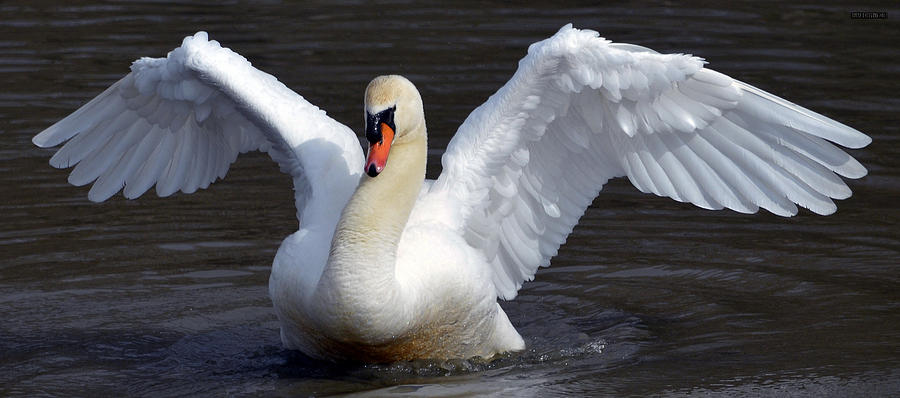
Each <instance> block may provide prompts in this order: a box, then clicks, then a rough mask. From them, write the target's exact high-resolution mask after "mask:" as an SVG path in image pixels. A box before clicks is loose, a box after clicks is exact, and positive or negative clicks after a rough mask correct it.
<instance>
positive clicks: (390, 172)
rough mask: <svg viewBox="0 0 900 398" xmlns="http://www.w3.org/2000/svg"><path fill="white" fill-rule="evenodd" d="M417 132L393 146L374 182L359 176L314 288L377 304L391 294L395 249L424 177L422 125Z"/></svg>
mask: <svg viewBox="0 0 900 398" xmlns="http://www.w3.org/2000/svg"><path fill="white" fill-rule="evenodd" d="M417 129H421V130H422V131H416V132H411V133H410V134H409V136H408V140H403V141H400V140H398V141H397V142H395V143H394V145H392V147H391V150H390V155H389V156H388V161H387V163H386V165H385V168H384V170H382V172H381V173H380V174H378V176H377V177H369V176H363V177H362V181H361V182H360V184H359V187H358V188H357V189H356V192H355V193H354V194H353V196H352V197H351V198H350V202H349V203H347V206H346V207H345V208H344V212H343V214H342V215H341V220H340V221H339V222H338V226H337V230H336V231H335V233H334V239H333V241H332V245H331V254H330V256H329V259H328V264H327V265H326V267H325V271H324V273H323V275H322V279H321V280H320V283H319V289H323V288H324V289H328V290H330V291H331V292H333V293H336V294H341V295H343V294H349V295H353V296H355V297H357V298H363V297H362V296H367V297H372V298H377V299H378V301H379V302H384V301H385V298H387V297H388V296H391V295H393V294H394V293H396V292H394V291H393V289H394V288H395V284H396V279H395V275H394V270H395V264H396V255H397V245H398V244H399V242H400V236H401V235H402V233H403V229H404V228H405V226H406V222H407V220H408V219H409V214H410V212H411V211H412V208H413V205H415V202H416V198H417V196H418V193H419V189H420V188H421V186H422V181H423V180H424V178H425V162H426V152H427V143H426V138H425V132H424V129H425V126H424V123H423V124H422V125H420V126H417Z"/></svg>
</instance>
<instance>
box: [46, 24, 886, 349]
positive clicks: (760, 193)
mask: <svg viewBox="0 0 900 398" xmlns="http://www.w3.org/2000/svg"><path fill="white" fill-rule="evenodd" d="M131 69H132V71H131V73H129V74H128V75H126V76H125V77H124V78H123V79H121V80H119V81H118V82H116V83H114V84H113V85H112V86H111V87H110V88H109V89H107V90H106V91H104V92H103V93H101V94H100V95H99V96H97V97H96V98H94V99H93V100H91V101H90V102H88V103H87V104H86V105H84V106H83V107H82V108H80V109H79V110H77V111H75V112H74V113H73V114H71V115H69V116H68V117H66V118H64V119H63V120H61V121H59V122H57V123H56V124H54V125H53V126H51V127H49V128H48V129H46V130H44V131H43V132H41V133H40V134H38V135H36V136H35V137H34V139H33V141H34V143H35V144H36V145H38V146H41V147H50V146H54V145H58V144H60V143H62V142H64V141H67V140H68V142H67V143H66V144H65V145H64V146H63V147H62V148H61V149H60V150H59V151H58V152H57V153H56V154H55V155H54V156H53V157H52V158H51V160H50V163H51V164H52V165H53V166H55V167H59V168H64V167H69V166H72V165H76V164H77V167H75V169H74V170H73V172H72V173H71V175H70V177H69V181H70V182H71V183H72V184H75V185H85V184H88V183H91V182H93V186H92V188H91V190H90V192H89V193H88V197H89V199H91V200H93V201H103V200H106V199H107V198H109V197H110V196H112V195H113V194H115V193H116V192H118V191H119V190H122V189H123V188H124V195H125V196H126V197H128V198H136V197H138V196H140V195H141V194H143V193H144V192H145V191H147V190H148V189H149V188H150V187H152V186H154V185H155V186H156V191H157V194H158V195H160V196H167V195H171V194H172V193H174V192H176V191H179V190H180V191H182V192H185V193H191V192H194V191H196V190H197V189H199V188H205V187H207V186H208V185H209V184H210V183H212V182H213V181H215V180H216V179H218V178H224V176H225V174H226V172H227V170H228V167H229V165H230V164H231V163H232V162H234V160H235V158H236V156H237V155H238V154H239V153H242V152H246V151H249V150H261V151H265V152H267V153H268V154H269V155H270V156H271V157H272V159H273V160H275V161H276V162H277V163H278V164H279V166H280V168H281V170H282V171H283V172H286V173H288V174H289V175H291V176H292V178H293V183H294V191H295V199H296V200H295V202H296V206H297V218H298V220H299V222H300V226H299V229H298V231H297V232H295V233H293V234H291V235H290V236H288V237H287V238H285V240H284V241H283V242H282V244H281V246H280V247H279V249H278V253H277V254H276V256H275V260H274V263H273V268H272V274H271V277H270V281H269V292H270V295H271V298H272V302H273V304H274V307H275V311H276V313H277V315H278V318H279V319H280V321H281V337H282V341H283V342H284V344H285V346H287V347H288V348H292V349H299V350H301V351H303V352H304V353H306V354H308V355H311V356H314V357H318V358H326V359H354V360H363V361H375V362H385V361H396V360H409V359H416V358H465V357H472V356H481V357H491V356H493V355H495V354H497V353H501V352H506V351H517V350H521V349H523V348H524V347H525V345H524V341H523V340H522V338H521V336H519V334H518V333H517V332H516V330H515V328H514V327H513V326H512V324H511V323H510V321H509V319H508V318H507V316H506V314H505V313H504V312H503V310H502V308H501V307H500V306H499V305H498V303H497V299H498V298H502V299H512V298H514V297H515V296H516V293H517V291H518V289H519V288H520V287H521V285H522V283H523V282H524V281H527V280H530V279H532V278H533V277H534V274H535V272H536V271H537V268H538V267H540V266H548V265H549V262H550V259H551V258H552V257H553V256H554V255H555V254H556V252H557V250H558V248H559V247H560V245H561V244H562V243H564V242H565V240H566V237H567V236H568V234H569V233H570V232H571V231H572V228H574V226H575V224H576V223H577V222H578V219H579V217H580V216H581V215H582V214H583V213H584V211H585V209H586V208H587V206H588V205H589V204H590V203H591V201H592V200H593V199H594V197H596V195H597V194H598V193H599V191H600V190H601V188H602V186H603V184H605V183H606V181H607V180H609V179H610V178H614V177H627V178H628V179H629V180H630V181H631V182H632V183H633V184H634V185H635V187H637V188H638V189H640V190H641V191H643V192H652V193H655V194H657V195H660V196H668V197H671V198H673V199H675V200H678V201H683V202H691V203H694V204H696V205H698V206H700V207H703V208H708V209H722V208H729V209H733V210H736V211H739V212H743V213H753V212H756V211H757V210H758V209H759V208H760V207H762V208H765V209H767V210H769V211H770V212H772V213H774V214H778V215H782V216H789V215H793V214H796V212H797V205H798V204H799V205H800V206H802V207H805V208H808V209H809V210H811V211H813V212H815V213H818V214H830V213H832V212H834V211H835V209H836V207H835V205H834V203H833V201H832V199H844V198H847V197H849V196H850V190H849V189H848V188H847V186H846V184H845V183H844V182H843V180H842V179H841V178H840V177H839V176H842V177H845V178H860V177H862V176H864V175H865V174H866V169H865V168H864V167H863V166H862V165H861V164H859V162H857V161H856V160H855V159H853V158H852V157H851V156H849V155H848V154H847V153H845V152H844V151H842V150H841V149H839V148H838V147H837V146H835V145H834V144H833V143H837V144H839V145H842V146H846V147H850V148H860V147H863V146H865V145H867V144H868V143H869V142H870V141H871V140H870V139H869V137H867V136H866V135H864V134H862V133H860V132H859V131H857V130H854V129H853V128H850V127H848V126H846V125H843V124H841V123H838V122H836V121H834V120H831V119H829V118H827V117H824V116H822V115H819V114H817V113H814V112H812V111H810V110H808V109H805V108H802V107H800V106H797V105H795V104H792V103H790V102H788V101H785V100H783V99H781V98H778V97H776V96H774V95H772V94H769V93H766V92H764V91H762V90H759V89H756V88H754V87H752V86H750V85H747V84H745V83H742V82H739V81H737V80H734V79H732V78H730V77H728V76H725V75H722V74H720V73H718V72H715V71H712V70H710V69H707V68H705V67H704V62H703V60H702V59H700V58H696V57H692V56H690V55H683V54H659V53H656V52H654V51H652V50H649V49H646V48H643V47H640V46H635V45H629V44H617V43H612V42H609V41H607V40H605V39H603V38H600V37H599V35H598V34H597V33H596V32H593V31H590V30H579V29H574V28H572V27H571V25H567V26H564V27H563V28H562V29H560V31H559V32H557V33H556V34H555V35H554V36H553V37H550V38H548V39H546V40H544V41H541V42H538V43H535V44H533V45H532V46H531V47H530V48H529V50H528V55H527V56H526V57H525V58H523V59H522V60H521V61H520V63H519V69H518V70H517V71H516V73H515V75H514V76H513V77H512V79H511V80H510V81H509V82H508V83H507V84H506V85H504V86H503V87H502V88H501V89H500V90H499V91H498V92H497V93H496V94H494V95H493V96H491V98H489V99H488V100H487V102H485V103H484V104H483V105H481V106H479V107H478V108H477V109H475V110H474V111H473V112H472V114H471V115H469V117H468V118H467V119H466V120H465V122H463V124H462V125H461V126H460V128H459V130H458V131H457V133H456V135H455V136H454V138H453V140H452V141H451V142H450V144H449V146H448V148H447V151H446V152H445V153H444V155H443V158H442V166H443V172H442V173H441V175H440V176H439V177H438V179H437V180H434V181H432V180H425V179H424V177H425V162H426V150H427V129H426V123H425V116H424V111H423V105H422V99H421V97H420V95H419V92H418V90H416V88H415V86H414V85H413V84H412V83H411V82H410V81H409V80H407V79H405V78H403V77H400V76H380V77H378V78H375V79H374V80H373V81H372V83H370V84H369V86H368V88H367V89H366V94H365V99H364V104H365V111H366V121H367V123H366V138H367V140H368V141H369V151H368V155H367V156H364V155H363V152H362V150H361V148H360V146H359V143H358V141H357V139H356V137H355V135H354V134H353V132H352V131H351V130H350V129H349V128H348V127H346V126H344V125H342V124H340V123H338V122H336V121H334V120H333V119H331V118H329V117H328V116H327V115H326V114H325V113H324V112H323V111H321V110H319V109H318V108H316V107H315V106H313V105H311V104H309V103H308V102H307V101H305V100H304V99H303V98H302V97H301V96H300V95H298V94H296V93H294V92H293V91H291V90H290V89H288V88H287V87H285V86H284V85H283V84H281V83H279V82H278V81H277V80H276V79H275V78H274V77H272V76H271V75H268V74H266V73H264V72H261V71H259V70H257V69H255V68H253V67H252V66H251V65H250V63H249V62H248V61H247V60H246V59H244V58H243V57H241V56H240V55H238V54H236V53H234V52H232V51H231V50H229V49H227V48H223V47H221V46H220V45H219V44H218V43H217V42H215V41H210V40H208V38H207V35H206V34H205V33H204V32H200V33H198V34H196V35H194V36H189V37H187V38H185V40H184V42H183V43H182V45H181V46H180V47H178V48H176V49H175V50H173V51H172V52H170V53H169V54H168V56H167V57H166V58H159V59H151V58H142V59H139V60H138V61H135V63H134V64H133V65H132V68H131Z"/></svg>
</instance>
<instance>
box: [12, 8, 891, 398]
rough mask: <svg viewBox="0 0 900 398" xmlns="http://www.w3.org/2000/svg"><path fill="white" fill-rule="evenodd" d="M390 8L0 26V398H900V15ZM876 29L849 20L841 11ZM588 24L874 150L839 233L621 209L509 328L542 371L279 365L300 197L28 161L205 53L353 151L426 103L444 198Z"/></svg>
mask: <svg viewBox="0 0 900 398" xmlns="http://www.w3.org/2000/svg"><path fill="white" fill-rule="evenodd" d="M550 3H554V4H552V5H547V6H543V7H541V8H532V7H521V6H515V7H509V6H503V5H501V4H493V3H483V2H477V3H456V5H455V6H453V7H455V8H452V9H447V8H443V7H437V6H420V5H416V4H406V3H403V2H394V3H390V4H387V5H370V4H369V3H368V2H352V1H347V2H341V3H332V2H323V3H320V4H314V3H309V2H306V3H304V5H292V4H280V3H279V2H273V1H262V2H254V3H250V4H244V3H241V4H229V3H221V2H209V3H207V4H203V3H187V4H182V3H175V2H159V3H156V2H148V3H143V2H113V3H81V2H66V3H65V5H64V6H59V5H54V4H53V3H50V2H22V3H20V4H9V3H7V2H3V3H0V83H2V88H0V187H2V190H0V221H2V226H0V396H8V395H27V396H33V395H79V396H94V395H112V394H121V393H125V394H127V395H151V396H172V395H213V396H222V395H264V396H270V395H276V396H296V395H301V396H305V395H326V394H333V393H345V392H366V393H370V394H372V395H392V394H397V395H402V394H420V395H467V394H496V395H515V396H523V395H524V396H527V395H535V396H547V395H562V394H574V395H592V394H598V395H603V394H608V395H617V396H621V395H656V396H680V395H684V394H688V393H693V394H703V395H707V394H708V395H714V396H733V395H738V396H740V395H745V396H746V395H751V396H756V395H764V396H769V395H775V396H782V395H801V396H823V395H824V396H891V395H894V396H896V395H897V394H898V393H900V290H898V287H900V264H898V263H900V260H898V257H900V256H898V254H900V228H898V221H900V212H898V210H897V209H898V207H897V206H898V203H900V173H898V166H900V160H898V155H900V150H898V148H900V131H898V122H900V120H898V119H900V118H898V111H900V99H898V97H897V93H898V92H900V90H898V89H900V84H898V82H900V57H898V50H897V43H900V24H898V18H900V10H898V9H897V8H890V7H889V6H888V5H887V4H878V3H872V4H868V5H855V6H853V7H848V6H845V5H840V4H839V3H838V2H834V4H830V5H821V4H818V3H820V2H810V3H809V4H805V5H784V4H778V3H773V4H768V5H766V4H759V3H747V4H745V5H730V4H727V3H726V2H709V3H706V4H702V3H701V4H698V5H695V6H692V7H689V8H688V7H678V6H675V5H665V4H644V3H623V4H621V5H618V6H607V7H595V6H587V5H585V6H581V5H577V4H576V5H571V6H563V5H559V4H557V3H559V2H550ZM865 10H875V11H888V12H889V19H887V20H873V21H865V20H852V19H850V18H849V11H865ZM567 22H574V23H575V25H576V26H577V27H584V28H592V29H595V30H598V31H600V32H601V34H602V35H604V36H606V37H608V38H610V39H612V40H616V41H621V42H631V43H636V44H641V45H645V46H648V47H651V48H654V49H656V50H659V51H661V52H689V53H694V54H697V55H700V56H703V57H706V58H707V59H708V60H709V61H710V63H711V67H712V68H715V69H717V70H719V71H721V72H724V73H726V74H729V75H731V76H733V77H736V78H739V79H741V80H744V81H746V82H749V83H751V84H753V85H756V86H758V87H760V88H763V89H766V90H769V91H771V92H773V93H776V94H778V95H781V96H784V97H786V98H789V99H791V100H792V101H794V102H797V103H799V104H802V105H805V106H808V107H811V108H813V109H815V110H817V111H819V112H822V113H824V114H826V115H829V116H831V117H833V118H835V119H838V120H841V121H843V122H845V123H847V124H849V125H852V126H854V127H856V128H858V129H860V130H862V131H864V132H866V133H868V134H870V135H871V136H872V137H873V138H874V143H873V144H872V145H871V146H870V147H869V148H866V149H863V150H857V151H853V155H854V156H856V157H857V158H858V159H859V160H860V161H862V163H863V164H864V165H866V166H867V167H868V168H869V170H870V174H869V176H867V177H865V178H864V179H862V180H858V181H851V182H850V187H851V188H852V189H853V191H854V195H853V197H852V198H850V199H849V200H846V201H842V202H840V203H838V209H839V210H838V212H837V213H836V214H835V215H832V216H829V217H819V216H815V215H812V214H810V213H809V212H802V213H801V214H800V215H799V216H797V217H794V218H791V219H784V218H778V217H775V216H772V215H770V214H757V215H751V216H747V215H739V214H735V213H732V212H709V211H703V210H699V209H695V208H693V207H692V206H689V205H684V204H679V203H675V202H673V201H671V200H668V199H661V198H656V197H652V196H649V195H644V194H640V193H638V192H637V190H635V189H634V188H632V187H631V186H630V185H629V184H628V183H627V182H624V181H615V182H612V183H611V184H609V185H608V187H607V188H606V189H605V190H604V192H603V193H602V194H601V195H600V197H599V198H597V200H596V201H595V202H594V205H593V206H592V207H591V208H590V209H589V210H588V212H587V214H586V215H585V216H584V218H583V219H582V221H581V224H580V225H579V227H578V228H577V229H576V230H575V232H574V233H573V235H572V236H570V238H569V242H568V243H567V244H566V245H565V246H564V247H563V249H562V250H561V251H560V254H559V256H558V257H556V258H555V259H554V260H553V266H552V267H551V268H548V269H544V270H541V271H540V272H538V275H537V278H536V280H535V281H534V282H531V283H527V284H526V285H525V287H524V288H523V289H522V291H521V292H520V295H519V297H518V298H517V299H516V300H514V301H511V302H506V303H503V307H504V308H505V309H506V311H507V313H508V314H509V316H510V318H511V320H512V321H513V323H514V324H515V325H516V327H517V328H518V329H519V331H520V333H521V334H522V335H523V337H524V338H525V340H526V342H527V344H528V351H526V352H524V353H519V354H514V355H509V356H507V357H504V358H501V359H499V360H497V361H495V362H492V363H480V362H473V361H455V362H448V363H433V362H422V363H402V364H393V365H378V366H363V365H353V364H349V365H348V364H342V365H332V364H326V363H319V362H314V361H311V360H309V359H306V358H304V357H303V356H301V355H298V354H295V353H291V352H288V351H286V350H284V349H282V348H281V347H280V342H279V340H278V325H277V322H276V320H275V316H274V314H273V312H272V309H271V305H270V301H269V299H268V297H267V280H268V276H269V265H270V264H271V260H272V257H273V256H274V254H275V250H276V248H277V246H278V244H279V243H280V241H281V239H282V238H283V237H284V236H285V235H287V234H289V233H290V232H292V231H293V229H294V228H295V225H296V222H295V220H294V208H293V203H292V191H291V187H290V181H289V178H288V177H286V176H284V175H282V174H280V173H279V172H278V171H277V167H276V166H275V165H274V163H272V162H270V161H269V160H268V158H267V157H265V156H263V155H260V154H250V155H247V156H243V157H242V158H240V159H239V161H238V162H237V164H235V165H234V167H233V168H232V170H231V172H230V173H229V175H228V177H227V178H226V180H225V181H224V182H219V183H217V184H215V185H213V186H212V187H210V188H209V189H207V190H205V191H201V192H198V193H196V194H193V195H183V194H178V195H175V196H173V197H170V198H166V199H159V198H156V197H151V196H147V197H144V198H141V199H140V200H137V201H127V200H124V199H122V198H121V197H117V198H114V199H112V200H110V201H109V202H107V203H104V204H92V203H90V202H88V201H87V189H86V188H76V187H71V186H68V185H67V184H66V175H67V172H63V171H59V170H54V169H52V168H50V167H49V166H48V165H47V160H48V158H49V156H50V155H51V151H47V150H40V149H37V148H35V147H33V146H32V145H31V143H30V141H29V140H30V138H31V137H32V135H34V134H35V133H37V132H39V131H40V130H42V129H43V128H45V127H47V126H49V125H50V124H51V123H53V122H54V121H56V120H58V119H59V118H61V117H63V116H65V115H66V114H68V113H69V112H71V111H72V110H74V109H75V108H76V107H78V106H79V105H80V104H82V103H83V102H84V101H86V100H87V99H89V98H91V97H93V96H94V95H96V94H97V93H99V92H100V91H101V90H102V89H103V88H105V87H107V86H108V85H109V84H111V83H112V82H113V81H115V80H116V79H118V78H119V77H121V76H122V75H124V74H125V73H127V71H128V65H129V64H130V62H131V61H132V60H134V59H136V58H138V57H140V56H144V55H148V56H162V55H164V54H165V53H166V52H167V51H169V50H170V49H172V48H174V47H175V46H177V45H178V44H179V43H180V41H181V38H182V37H183V36H185V35H188V34H192V33H193V32H195V31H197V30H201V29H203V30H208V31H209V32H210V34H211V36H212V37H213V38H214V39H217V40H219V41H221V42H222V43H224V44H225V45H226V46H228V47H231V48H232V49H234V50H236V51H237V52H239V53H241V54H243V55H244V56H246V57H247V58H248V59H250V60H251V62H253V63H254V65H256V66H257V67H258V68H261V69H263V70H266V71H268V72H270V73H272V74H274V75H275V76H277V77H278V78H279V79H281V80H282V81H283V82H285V83H286V84H287V85H288V86H289V87H292V88H293V89H295V90H297V91H298V92H300V93H301V94H303V95H304V96H305V97H306V98H307V99H308V100H309V101H311V102H313V103H315V104H317V105H319V106H321V107H323V108H324V109H326V110H328V112H329V114H331V115H332V116H333V117H335V118H336V119H337V120H339V121H342V122H344V123H346V124H348V125H350V126H352V127H354V128H355V129H359V128H360V126H361V125H362V117H361V109H360V105H361V102H362V91H363V89H364V87H365V84H366V83H367V82H368V80H369V79H371V78H372V77H373V76H375V75H378V74H384V73H402V74H405V75H407V76H408V77H410V78H411V79H412V80H413V81H414V82H415V83H416V84H417V85H418V87H419V88H420V90H421V91H422V94H423V97H424V99H425V103H426V113H427V116H428V122H429V133H430V140H429V141H430V144H431V146H432V153H431V155H432V156H431V158H430V159H429V161H430V166H429V175H430V176H431V177H432V178H433V177H434V176H435V175H437V173H439V168H440V165H439V155H440V153H441V152H442V150H443V148H444V147H445V146H446V143H447V141H448V140H449V138H450V136H451V135H452V133H453V132H454V131H455V128H456V126H457V125H458V124H459V123H460V122H461V121H462V119H463V118H464V117H465V116H466V115H467V114H468V112H469V111H471V110H472V109H473V108H474V107H475V106H477V105H478V104H480V103H481V102H483V101H484V99H485V98H486V97H487V96H488V95H490V94H491V93H493V92H494V91H495V90H496V89H497V88H499V87H500V85H502V83H503V82H505V81H506V80H507V79H508V78H509V77H510V76H511V75H512V72H513V71H514V70H515V68H516V62H517V60H518V59H519V58H520V57H521V56H523V55H524V53H525V49H526V48H527V45H528V44H530V43H532V42H534V41H537V40H540V39H543V38H545V37H548V36H550V35H551V34H553V33H554V32H555V31H556V30H557V29H558V28H559V27H560V26H562V25H563V24H565V23H567Z"/></svg>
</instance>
